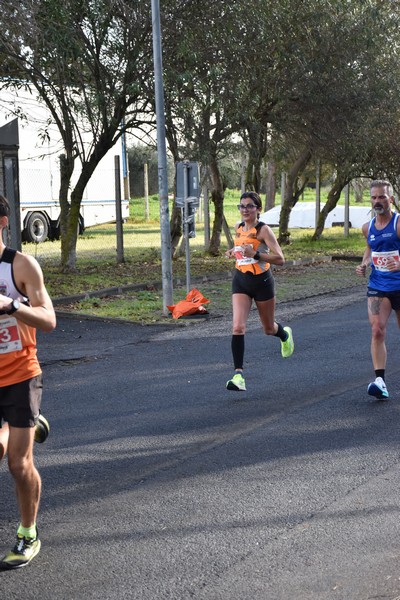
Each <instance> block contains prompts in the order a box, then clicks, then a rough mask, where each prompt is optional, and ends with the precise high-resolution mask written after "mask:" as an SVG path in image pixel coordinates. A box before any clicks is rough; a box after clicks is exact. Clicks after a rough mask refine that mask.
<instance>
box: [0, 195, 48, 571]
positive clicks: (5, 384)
mask: <svg viewBox="0 0 400 600" xmlns="http://www.w3.org/2000/svg"><path fill="white" fill-rule="evenodd" d="M9 215H10V207H9V204H8V201H7V199H6V198H4V196H1V195H0V423H2V422H3V421H5V422H6V423H7V424H8V425H6V428H8V440H7V437H6V431H3V435H2V438H0V439H2V440H3V446H4V443H5V446H6V447H5V450H7V451H8V466H9V469H10V473H11V475H12V477H13V479H14V482H15V489H16V497H17V503H18V508H19V512H20V518H21V522H20V525H19V527H18V530H17V541H16V544H15V546H14V548H13V549H12V550H11V552H9V553H8V554H7V555H6V556H5V557H4V558H3V559H2V560H1V561H0V569H16V568H18V567H23V566H25V565H27V564H28V563H29V562H30V561H31V560H32V558H34V557H35V556H36V555H37V554H38V552H39V550H40V540H39V536H38V530H37V527H36V517H37V513H38V508H39V500H40V492H41V479H40V475H39V473H38V471H37V469H36V467H35V465H34V462H33V441H34V438H35V435H36V434H37V429H36V427H35V425H36V424H37V423H38V421H39V411H40V403H41V396H42V375H41V368H40V365H39V362H38V359H37V356H36V329H37V328H38V329H41V330H42V331H52V330H53V329H54V327H55V325H56V317H55V313H54V309H53V304H52V302H51V300H50V297H49V294H48V293H47V290H46V287H45V285H44V281H43V274H42V270H41V268H40V266H39V264H38V263H37V261H36V260H35V259H34V258H33V257H31V256H28V255H27V254H23V253H22V252H16V251H14V250H11V249H10V248H7V247H6V246H5V244H4V241H3V239H4V238H3V231H4V230H6V229H7V227H8V219H9ZM0 431H1V430H0ZM7 443H8V449H7ZM5 450H4V451H5Z"/></svg>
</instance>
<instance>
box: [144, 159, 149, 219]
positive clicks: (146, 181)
mask: <svg viewBox="0 0 400 600" xmlns="http://www.w3.org/2000/svg"><path fill="white" fill-rule="evenodd" d="M143 167H144V172H143V177H144V181H143V183H144V218H145V220H146V221H148V220H149V219H150V207H149V169H148V164H147V162H146V163H144V165H143Z"/></svg>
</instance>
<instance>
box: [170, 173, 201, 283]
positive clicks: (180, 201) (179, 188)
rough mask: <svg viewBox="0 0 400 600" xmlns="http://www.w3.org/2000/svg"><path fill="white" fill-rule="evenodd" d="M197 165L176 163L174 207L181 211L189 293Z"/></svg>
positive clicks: (196, 203) (198, 193)
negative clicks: (190, 240)
mask: <svg viewBox="0 0 400 600" xmlns="http://www.w3.org/2000/svg"><path fill="white" fill-rule="evenodd" d="M199 197H200V184H199V165H198V163H196V162H189V161H185V162H178V163H176V197H175V203H176V206H179V207H180V208H181V209H182V224H183V236H184V240H185V255H186V290H187V293H189V291H190V244H189V239H190V238H193V237H196V221H195V216H196V208H198V206H199Z"/></svg>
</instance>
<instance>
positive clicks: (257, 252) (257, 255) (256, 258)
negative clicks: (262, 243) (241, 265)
mask: <svg viewBox="0 0 400 600" xmlns="http://www.w3.org/2000/svg"><path fill="white" fill-rule="evenodd" d="M253 258H254V260H260V253H259V251H258V250H257V251H256V253H255V255H254V256H253Z"/></svg>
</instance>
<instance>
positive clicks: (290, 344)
mask: <svg viewBox="0 0 400 600" xmlns="http://www.w3.org/2000/svg"><path fill="white" fill-rule="evenodd" d="M283 330H284V331H286V332H287V333H288V338H287V340H286V341H285V342H282V340H281V352H282V356H283V358H288V357H289V356H292V354H293V352H294V341H293V334H292V330H291V328H290V327H284V328H283Z"/></svg>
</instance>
